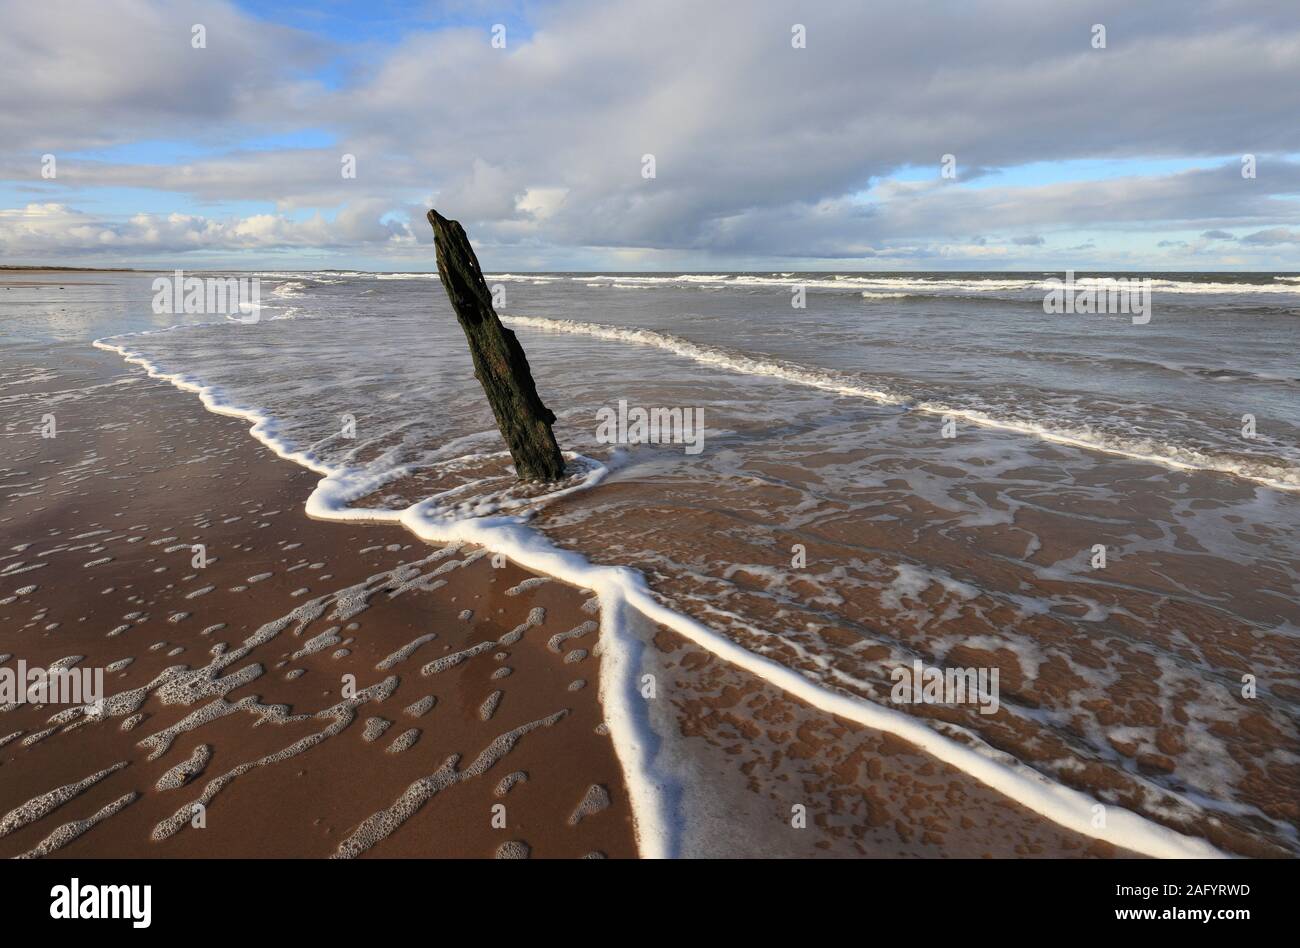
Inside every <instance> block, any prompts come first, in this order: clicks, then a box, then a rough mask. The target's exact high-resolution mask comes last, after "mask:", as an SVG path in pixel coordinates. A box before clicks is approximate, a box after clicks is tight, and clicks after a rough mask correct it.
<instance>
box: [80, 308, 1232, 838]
mask: <svg viewBox="0 0 1300 948" xmlns="http://www.w3.org/2000/svg"><path fill="white" fill-rule="evenodd" d="M173 328H174V327H173ZM154 331H165V330H154ZM154 331H151V332H154ZM131 335H143V334H141V333H133V334H131ZM112 338H116V339H123V338H127V337H123V336H119V337H112ZM94 345H95V346H96V347H97V348H100V349H105V350H107V351H110V352H116V353H118V354H119V355H121V356H122V357H123V358H125V359H126V361H127V362H129V363H132V364H136V365H139V366H141V367H143V368H144V369H145V370H146V371H147V372H148V373H149V375H150V376H151V377H153V378H158V379H163V380H165V381H168V382H170V383H171V384H172V385H174V386H176V387H177V388H178V389H180V390H181V391H186V392H194V393H196V394H198V396H199V398H200V400H201V401H202V403H203V406H204V407H205V408H207V409H208V410H209V411H211V412H214V413H216V414H221V415H227V416H231V417H236V418H243V419H245V420H247V421H248V422H249V423H250V428H249V431H250V433H251V434H252V435H253V437H254V438H256V439H257V440H258V441H259V442H260V443H262V444H264V445H266V447H268V448H269V449H270V450H271V451H273V452H274V453H275V454H276V455H278V456H279V457H282V458H284V459H286V460H289V461H293V462H294V463H296V464H300V465H302V466H303V467H306V468H307V469H309V470H311V471H314V472H316V473H319V474H322V475H323V476H322V478H321V480H320V481H319V482H318V483H317V485H316V487H315V489H314V490H313V491H312V494H311V496H310V497H309V498H308V499H307V504H306V512H307V514H308V516H311V517H315V518H317V519H322V520H336V521H346V522H369V523H398V524H401V525H402V526H404V527H406V528H407V529H408V530H410V531H411V532H412V533H413V534H415V535H416V536H417V537H419V538H420V539H422V540H424V541H426V542H434V543H452V542H458V541H459V542H466V543H472V544H475V545H477V546H481V547H484V548H486V549H488V550H491V551H492V552H493V553H501V554H503V555H505V556H507V557H508V558H510V559H512V560H514V561H515V562H516V563H518V564H519V565H520V566H522V567H524V568H525V569H528V570H531V571H532V572H535V573H541V574H544V575H547V576H552V577H554V578H556V579H559V580H561V581H563V582H566V583H569V584H571V585H573V586H577V587H579V588H582V589H591V590H593V591H594V592H595V593H596V595H597V596H598V597H599V598H600V604H601V620H602V621H601V636H602V641H603V643H604V647H603V648H602V652H601V675H600V700H601V705H602V708H603V711H604V717H605V721H606V724H607V725H608V726H609V731H610V737H611V739H612V740H613V743H614V749H615V752H616V753H617V755H618V757H619V762H620V764H621V765H622V767H623V770H624V772H625V773H626V774H627V775H628V792H629V797H630V800H631V803H632V810H633V816H634V818H635V822H636V830H637V842H638V846H639V849H640V851H641V853H642V855H644V856H648V857H652V858H662V857H669V856H674V855H677V854H678V852H679V851H680V844H679V840H678V828H679V824H678V821H677V820H676V818H675V816H674V814H673V813H672V812H671V808H670V804H669V802H668V801H669V800H670V799H671V798H672V796H673V795H672V794H668V793H665V792H663V790H664V789H665V788H666V786H667V785H668V784H669V783H670V778H669V777H668V776H666V775H663V774H660V773H658V772H657V771H656V768H655V762H654V758H655V751H654V747H655V744H656V742H657V740H658V739H657V737H656V735H655V734H654V732H653V730H652V729H651V728H650V726H649V723H648V720H647V712H646V709H645V705H644V702H643V701H642V700H641V699H640V697H639V695H638V693H637V690H636V672H637V671H638V667H637V662H636V658H637V654H638V649H639V645H640V643H639V642H638V640H636V638H635V636H634V635H633V633H632V631H631V628H630V624H629V623H628V622H627V621H626V618H625V610H627V609H629V608H631V609H635V610H637V611H638V612H640V613H641V614H642V615H643V616H645V618H646V619H647V620H649V621H651V622H657V623H660V624H662V625H665V626H668V627H669V628H671V629H673V630H674V631H675V632H677V633H679V634H680V635H683V636H685V637H686V638H687V639H689V640H690V641H692V642H694V643H695V644H696V645H698V646H700V647H701V648H704V649H706V650H708V651H709V652H711V653H713V654H714V655H717V656H718V657H719V658H721V659H723V660H724V661H728V662H731V663H732V664H734V665H736V666H738V667H740V668H743V669H745V670H746V671H748V672H750V673H751V674H754V675H757V676H758V677H759V678H762V679H763V680H764V681H767V682H769V683H770V684H772V685H774V686H776V687H777V688H780V689H781V690H783V691H785V692H787V693H788V694H790V695H793V696H794V697H796V698H799V699H801V700H803V701H806V702H807V703H808V704H811V705H812V706H813V707H815V708H818V709H819V710H822V711H825V712H827V713H830V714H834V715H837V716H839V717H842V718H845V719H847V720H850V721H854V722H857V723H859V724H862V725H864V726H866V727H871V728H875V729H877V730H881V731H885V732H888V733H890V734H894V735H896V736H898V737H900V738H902V739H903V740H906V741H909V742H911V743H913V744H915V745H917V746H918V747H920V748H921V749H922V750H924V751H926V752H927V753H929V754H931V755H932V756H934V757H936V758H937V759H939V760H941V761H943V762H944V763H947V764H951V765H952V766H954V767H956V768H958V769H959V770H962V771H963V772H965V773H966V774H968V775H969V776H971V777H973V778H974V779H976V780H979V781H980V782H981V783H984V784H986V785H987V786H989V787H991V788H992V789H994V790H996V791H998V792H1000V793H1002V794H1004V795H1005V796H1007V797H1009V798H1010V799H1012V800H1014V801H1016V802H1017V803H1019V804H1021V805H1022V806H1025V807H1026V808H1028V809H1030V810H1032V811H1033V812H1035V813H1038V814H1039V815H1041V816H1043V817H1045V818H1047V819H1048V820H1051V821H1052V822H1054V823H1057V824H1058V825H1060V826H1063V827H1065V828H1066V829H1070V830H1073V831H1075V832H1077V833H1080V834H1081V835H1084V836H1089V837H1093V838H1096V839H1101V840H1105V841H1106V842H1109V843H1112V844H1114V845H1115V846H1119V847H1121V848H1124V849H1128V850H1131V851H1134V852H1138V853H1142V854H1143V855H1147V856H1154V857H1161V858H1206V857H1222V856H1223V854H1222V853H1221V852H1219V850H1217V849H1216V848H1215V847H1213V846H1212V845H1210V843H1208V842H1206V841H1205V840H1203V839H1198V838H1195V837H1189V836H1184V835H1182V834H1181V833H1178V832H1177V831H1175V830H1172V829H1170V828H1168V827H1166V826H1162V825H1160V824H1159V823H1156V822H1154V821H1152V820H1148V819H1146V818H1145V817H1143V816H1140V815H1138V814H1136V813H1132V812H1130V811H1128V810H1124V809H1121V808H1120V807H1116V806H1109V807H1106V808H1105V811H1104V812H1105V815H1106V819H1105V821H1104V822H1105V825H1104V826H1102V827H1097V826H1094V825H1093V821H1094V808H1095V807H1096V806H1097V805H1098V804H1097V801H1095V800H1094V799H1092V798H1091V797H1089V796H1087V795H1085V794H1083V793H1080V792H1079V791H1077V790H1072V789H1070V788H1068V787H1065V786H1062V785H1060V784H1058V783H1055V782H1054V781H1052V780H1050V779H1048V778H1047V777H1044V776H1043V775H1041V774H1039V773H1037V772H1036V771H1034V770H1032V769H1031V768H1029V767H1027V766H1024V765H1020V766H1018V767H1014V768H1013V767H1011V766H1009V765H1007V764H1005V763H1002V762H1000V761H996V760H993V759H990V758H988V757H985V756H983V755H982V754H979V753H978V752H976V751H974V750H972V749H971V748H969V747H967V746H965V745H963V744H960V743H958V742H956V741H954V740H952V739H951V738H948V737H945V736H944V735H942V734H939V733H938V732H936V731H934V730H932V729H931V728H929V727H927V726H926V725H925V724H923V723H922V722H920V721H918V720H916V719H914V718H911V717H909V716H908V715H906V714H904V713H903V712H900V711H896V710H894V709H892V708H886V707H883V706H881V705H878V704H875V703H874V702H871V701H867V700H865V699H862V698H856V697H853V696H850V695H846V694H842V693H840V692H836V691H832V690H830V689H828V688H826V687H823V686H822V685H819V684H817V683H816V682H814V681H811V680H810V679H808V678H805V677H804V676H803V675H802V674H800V673H799V672H797V671H794V670H793V669H790V668H787V667H786V666H784V665H781V664H779V663H778V662H774V661H772V660H771V659H767V658H764V657H762V656H760V655H756V654H754V653H753V652H750V651H749V650H748V649H745V648H743V647H742V646H740V645H737V644H736V643H735V642H733V641H731V640H730V639H728V638H726V637H725V636H723V635H720V634H718V633H717V632H714V631H713V630H712V629H709V628H708V627H706V626H704V625H703V624H702V623H700V622H697V621H696V620H694V619H692V618H690V617H688V616H685V615H682V614H680V613H678V612H675V611H673V610H672V609H669V608H668V607H667V606H664V605H663V604H662V603H660V602H659V601H658V600H657V599H656V598H655V596H654V595H653V593H651V591H650V589H649V587H648V586H647V585H646V582H645V579H644V577H643V576H642V575H641V574H640V573H639V572H637V571H636V570H633V569H630V568H628V567H623V566H597V565H595V564H593V563H591V562H590V561H589V560H587V559H586V557H584V556H582V555H581V554H578V553H575V552H573V551H571V550H563V549H560V548H559V547H556V546H555V545H554V544H553V543H551V542H550V541H549V540H548V539H546V537H544V536H543V535H542V534H541V533H540V532H538V531H537V530H534V529H532V528H530V527H528V526H527V524H526V522H525V518H524V517H490V518H471V519H448V518H446V517H445V516H444V515H442V514H441V513H440V512H433V511H435V510H437V508H436V498H432V499H430V500H424V501H420V502H419V503H416V504H412V505H411V506H410V507H407V508H406V509H405V510H364V509H356V508H352V507H348V506H347V504H348V502H349V501H350V500H353V499H355V498H357V497H360V496H364V494H366V493H369V491H370V490H372V489H373V488H374V486H376V485H377V483H378V481H379V480H381V479H350V478H348V477H346V476H345V475H343V473H342V472H340V471H334V470H331V469H330V468H329V467H328V466H327V465H326V464H324V463H323V462H322V461H321V460H320V459H318V458H317V457H316V456H315V455H313V454H311V453H310V452H302V451H294V450H292V449H290V448H289V447H288V445H287V444H285V443H284V442H283V441H281V440H280V439H279V438H278V437H277V436H276V431H275V427H274V424H273V422H272V420H271V419H270V418H269V416H267V415H266V414H265V413H264V412H261V411H258V410H256V409H250V408H241V407H237V406H233V405H228V404H224V403H223V402H222V401H221V392H220V390H219V389H217V388H216V387H214V386H208V385H204V384H202V383H201V382H199V381H197V380H195V379H193V378H191V377H188V376H185V375H183V374H181V373H168V372H164V371H163V370H161V369H160V368H159V367H158V366H156V365H154V364H153V363H151V362H150V361H149V360H148V359H147V358H146V357H145V356H143V355H141V354H140V353H138V352H135V351H132V350H130V349H129V348H127V347H126V346H125V345H121V344H118V343H115V342H113V341H111V339H97V340H95V342H94ZM604 473H605V471H604V469H603V468H602V469H598V470H595V471H593V472H591V473H589V474H588V475H587V476H586V477H585V478H583V479H582V480H581V481H580V482H579V483H577V484H575V485H574V486H572V487H569V488H566V489H565V490H564V491H563V493H571V492H573V491H576V490H582V489H585V488H586V487H589V486H591V485H592V484H594V483H596V482H597V481H599V480H600V478H601V477H602V476H603V475H604ZM388 476H389V475H385V476H384V477H383V478H382V480H386V479H387V478H388Z"/></svg>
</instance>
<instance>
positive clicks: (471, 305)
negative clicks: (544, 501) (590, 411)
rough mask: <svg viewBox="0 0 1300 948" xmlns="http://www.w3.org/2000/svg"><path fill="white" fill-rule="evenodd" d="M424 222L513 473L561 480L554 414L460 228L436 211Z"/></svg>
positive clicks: (561, 458)
mask: <svg viewBox="0 0 1300 948" xmlns="http://www.w3.org/2000/svg"><path fill="white" fill-rule="evenodd" d="M429 223H430V225H432V227H433V237H434V244H435V246H436V252H437V257H438V276H439V277H441V278H442V285H443V287H444V288H445V289H446V291H447V298H448V299H449V300H450V301H451V306H452V309H454V310H455V311H456V319H457V320H458V321H459V322H460V328H461V329H462V330H463V331H464V333H465V340H466V342H468V343H469V351H470V355H471V356H472V357H473V359H474V376H475V378H477V379H478V380H479V384H480V385H482V386H483V394H484V395H486V396H487V400H488V404H489V405H490V406H491V407H492V414H493V415H494V416H495V417H496V422H497V427H498V428H499V429H501V436H502V437H503V438H504V439H505V442H506V446H507V447H509V449H510V456H511V457H512V458H513V459H514V462H515V470H516V471H517V472H518V474H519V477H520V478H521V479H522V480H525V481H558V480H561V479H563V478H564V476H565V470H564V456H563V455H562V454H561V453H560V447H559V445H558V444H556V442H555V435H554V434H553V433H552V431H551V425H552V424H553V423H554V422H555V415H554V413H553V412H551V410H550V409H549V408H547V407H546V406H545V405H544V404H542V399H541V397H540V396H539V395H538V394H537V386H536V385H535V384H534V383H533V375H532V372H531V370H530V369H529V368H528V358H527V356H525V355H524V349H523V347H522V346H521V345H520V344H519V340H518V339H517V338H516V337H515V334H514V333H513V332H511V331H510V330H509V329H507V328H506V327H505V326H503V325H501V320H500V318H499V317H498V316H497V313H496V310H495V309H494V308H493V306H492V293H491V291H490V290H489V289H488V285H487V281H486V280H484V279H483V272H482V270H480V269H479V265H478V257H477V256H475V254H474V248H473V247H472V246H470V242H469V238H468V237H467V236H465V228H463V227H461V226H460V224H458V223H457V222H456V221H453V220H448V219H447V218H445V217H443V216H442V215H441V214H439V213H438V212H437V211H436V210H430V211H429Z"/></svg>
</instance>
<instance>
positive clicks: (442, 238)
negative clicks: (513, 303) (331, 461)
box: [429, 208, 492, 321]
mask: <svg viewBox="0 0 1300 948" xmlns="http://www.w3.org/2000/svg"><path fill="white" fill-rule="evenodd" d="M429 223H430V224H431V225H433V244H434V250H435V252H436V254H437V258H438V276H440V277H441V278H442V285H443V286H444V287H445V288H446V290H447V296H448V298H449V299H450V300H451V305H452V308H453V309H455V310H456V315H457V316H460V317H461V318H465V316H466V314H469V313H473V314H475V315H476V316H477V313H478V309H477V308H476V307H475V306H473V305H469V306H463V305H461V304H462V303H469V302H470V300H471V299H473V300H474V301H475V302H476V303H477V304H478V306H479V307H489V308H490V307H491V306H492V293H491V291H490V290H489V289H488V286H487V281H486V280H484V279H483V271H482V270H480V269H479V265H478V257H477V256H475V254H474V248H473V247H471V246H470V243H469V237H467V236H466V235H465V228H463V227H461V226H460V221H453V220H448V219H447V218H445V217H443V216H442V215H441V214H439V213H438V212H437V211H436V210H433V209H432V208H430V210H429ZM475 321H477V319H475Z"/></svg>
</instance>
